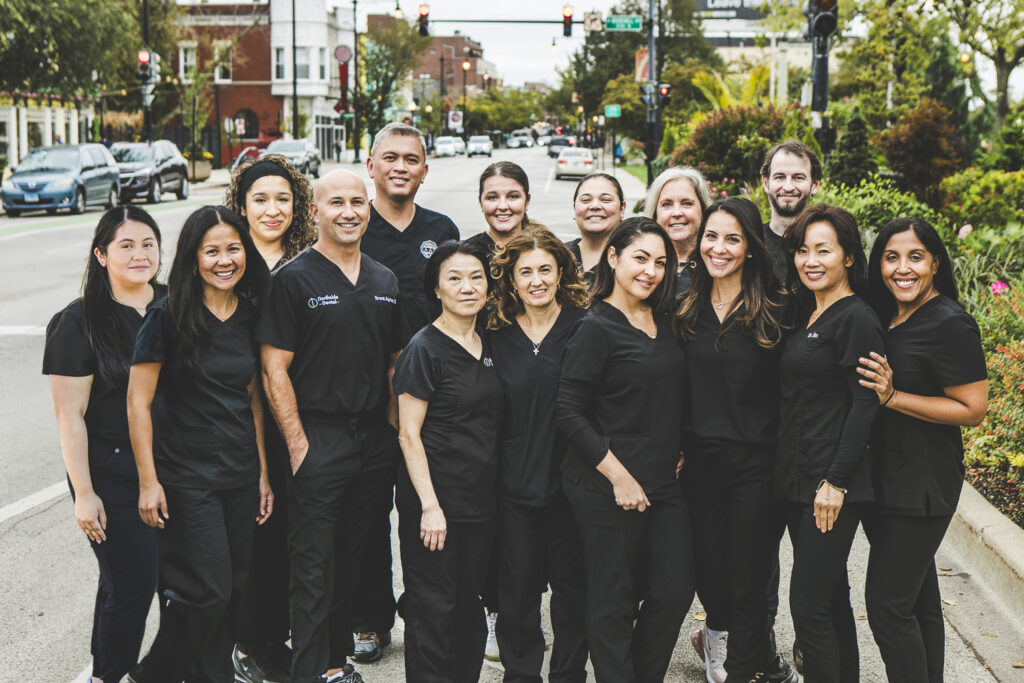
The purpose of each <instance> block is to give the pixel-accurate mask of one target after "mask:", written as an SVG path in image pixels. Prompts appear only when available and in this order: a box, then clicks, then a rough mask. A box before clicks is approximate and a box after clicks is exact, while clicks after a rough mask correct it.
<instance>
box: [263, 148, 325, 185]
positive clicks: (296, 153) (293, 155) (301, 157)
mask: <svg viewBox="0 0 1024 683" xmlns="http://www.w3.org/2000/svg"><path fill="white" fill-rule="evenodd" d="M263 153H264V154H280V155H282V156H285V157H288V161H290V162H292V165H293V166H295V168H297V169H299V170H300V171H302V172H303V173H305V174H306V175H311V176H313V177H314V178H319V177H320V164H322V163H323V161H322V160H321V158H320V150H318V149H317V148H316V145H314V144H313V143H312V142H310V141H309V140H283V139H282V140H274V141H273V142H271V143H270V144H269V145H267V148H266V149H265V150H263Z"/></svg>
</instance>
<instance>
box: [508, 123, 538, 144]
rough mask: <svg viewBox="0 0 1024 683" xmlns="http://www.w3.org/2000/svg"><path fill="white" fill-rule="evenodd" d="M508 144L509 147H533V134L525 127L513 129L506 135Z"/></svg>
mask: <svg viewBox="0 0 1024 683" xmlns="http://www.w3.org/2000/svg"><path fill="white" fill-rule="evenodd" d="M508 146H509V149H512V148H514V147H533V136H532V135H531V134H530V131H529V130H527V129H526V128H521V129H520V130H514V131H512V134H511V135H510V136H509V137H508Z"/></svg>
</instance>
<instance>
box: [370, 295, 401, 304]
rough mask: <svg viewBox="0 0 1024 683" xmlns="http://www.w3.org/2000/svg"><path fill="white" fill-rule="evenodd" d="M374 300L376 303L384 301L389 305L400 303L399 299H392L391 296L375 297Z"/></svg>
mask: <svg viewBox="0 0 1024 683" xmlns="http://www.w3.org/2000/svg"><path fill="white" fill-rule="evenodd" d="M373 300H374V301H384V302H386V303H389V304H397V303H398V300H397V299H392V298H391V297H390V296H374V297H373Z"/></svg>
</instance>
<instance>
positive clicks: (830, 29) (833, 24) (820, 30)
mask: <svg viewBox="0 0 1024 683" xmlns="http://www.w3.org/2000/svg"><path fill="white" fill-rule="evenodd" d="M804 15H805V16H806V17H807V34H808V37H810V38H813V37H815V36H817V37H819V38H828V37H830V36H832V35H833V34H835V32H836V28H837V27H838V25H839V3H838V0H807V6H806V8H804Z"/></svg>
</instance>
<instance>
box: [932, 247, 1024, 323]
mask: <svg viewBox="0 0 1024 683" xmlns="http://www.w3.org/2000/svg"><path fill="white" fill-rule="evenodd" d="M1018 230H1019V229H1018ZM971 238H973V239H968V240H964V241H960V242H958V243H953V244H949V245H947V246H948V249H949V258H950V261H952V264H953V274H954V275H955V277H956V282H957V286H958V287H959V288H960V301H961V303H963V305H964V308H966V309H967V312H968V313H970V314H971V315H973V316H974V317H975V318H977V319H978V323H979V324H982V320H983V319H984V317H985V315H986V306H987V305H988V304H989V303H990V302H991V295H992V290H991V288H992V286H993V284H995V283H998V282H1004V283H1005V282H1017V281H1018V280H1019V279H1020V277H1021V274H1022V271H1024V252H1022V251H1021V248H1020V246H1019V244H1015V243H1013V242H1012V241H1010V240H1003V239H987V238H986V236H984V235H982V236H980V237H979V236H976V235H975V234H974V233H972V234H971ZM1016 338H1022V337H1016Z"/></svg>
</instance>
